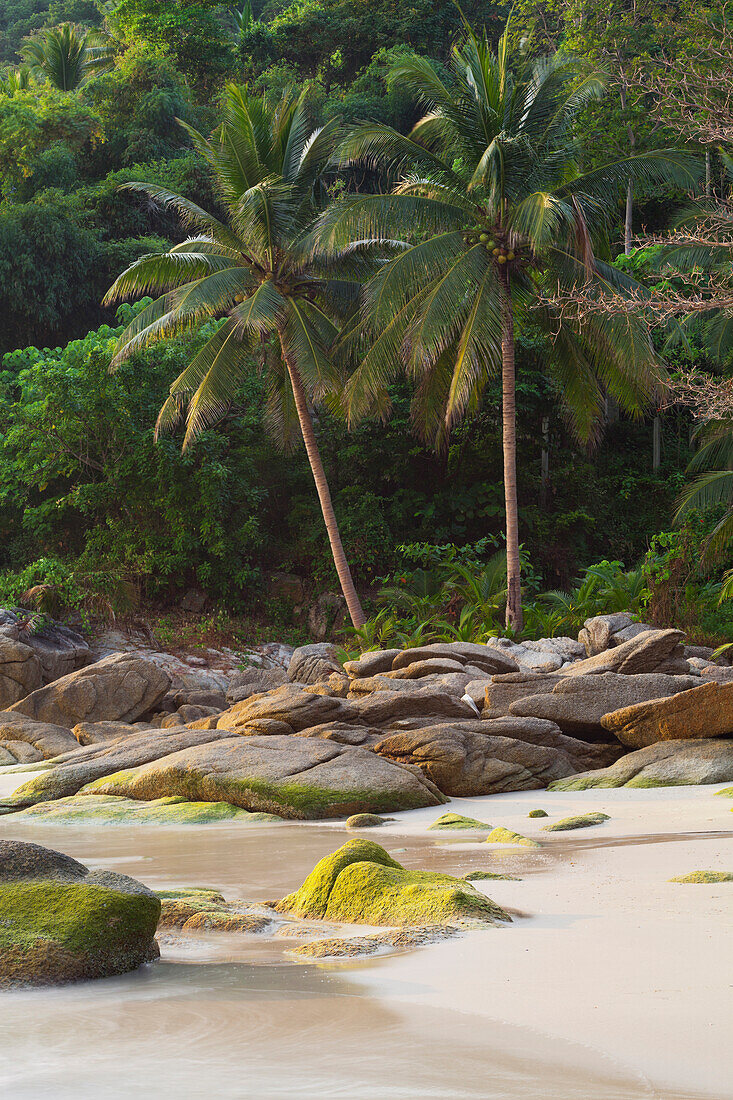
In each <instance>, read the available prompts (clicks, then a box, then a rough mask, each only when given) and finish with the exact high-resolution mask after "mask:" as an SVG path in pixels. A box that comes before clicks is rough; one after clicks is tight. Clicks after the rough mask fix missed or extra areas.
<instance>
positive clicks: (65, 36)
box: [20, 23, 113, 92]
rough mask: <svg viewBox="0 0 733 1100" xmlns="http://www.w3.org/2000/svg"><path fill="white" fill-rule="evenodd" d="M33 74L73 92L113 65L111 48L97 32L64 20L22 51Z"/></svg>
mask: <svg viewBox="0 0 733 1100" xmlns="http://www.w3.org/2000/svg"><path fill="white" fill-rule="evenodd" d="M20 52H21V55H22V57H23V60H24V61H25V62H27V64H28V65H29V67H30V71H31V72H32V73H33V75H34V76H37V77H41V78H43V79H45V80H47V81H48V83H49V84H53V86H54V87H55V88H58V89H59V90H60V91H62V92H73V91H74V90H75V89H76V88H78V87H79V85H80V84H82V83H83V82H84V81H85V80H88V79H89V77H91V76H94V74H95V73H100V72H104V71H105V70H106V69H109V68H111V67H112V56H113V55H112V48H111V46H110V45H109V42H108V41H107V40H106V36H101V35H100V34H99V33H98V32H97V31H91V30H85V29H84V28H83V27H75V26H74V25H73V24H72V23H62V24H61V26H59V27H51V28H50V29H49V30H45V31H42V32H41V34H39V35H37V36H36V37H35V38H32V39H31V40H30V41H29V42H27V43H26V44H25V46H23V48H22V50H21V51H20Z"/></svg>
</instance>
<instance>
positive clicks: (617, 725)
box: [602, 681, 733, 749]
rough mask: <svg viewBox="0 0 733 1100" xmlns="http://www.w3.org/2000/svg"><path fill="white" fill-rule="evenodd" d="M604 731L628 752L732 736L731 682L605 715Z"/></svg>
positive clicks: (732, 684) (698, 688)
mask: <svg viewBox="0 0 733 1100" xmlns="http://www.w3.org/2000/svg"><path fill="white" fill-rule="evenodd" d="M602 724H603V726H604V728H605V729H607V730H609V732H610V733H612V734H613V735H614V736H615V737H617V738H618V740H619V741H620V742H621V743H622V744H623V745H627V746H628V747H629V748H630V749H641V748H644V747H645V746H646V745H654V744H655V743H656V742H657V741H676V740H681V739H688V738H707V737H727V736H732V735H733V682H730V683H727V684H719V683H716V682H715V681H712V682H711V683H707V684H701V685H700V686H699V687H693V688H692V690H690V691H685V692H682V693H681V694H680V695H673V696H672V697H671V698H667V699H660V698H655V699H651V700H650V701H648V702H643V703H637V704H636V705H634V706H627V707H623V708H620V709H618V710H614V711H613V713H610V714H606V715H605V716H604V717H603V719H602Z"/></svg>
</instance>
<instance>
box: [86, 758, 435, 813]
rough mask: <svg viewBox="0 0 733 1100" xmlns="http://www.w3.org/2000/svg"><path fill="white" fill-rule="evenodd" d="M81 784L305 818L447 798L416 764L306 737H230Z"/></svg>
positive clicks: (92, 788) (146, 796) (390, 808)
mask: <svg viewBox="0 0 733 1100" xmlns="http://www.w3.org/2000/svg"><path fill="white" fill-rule="evenodd" d="M85 791H88V792H89V793H91V794H112V795H121V796H123V797H126V798H138V799H143V800H148V799H153V798H161V797H165V796H169V795H178V796H182V797H184V798H188V799H191V800H192V801H212V802H220V801H221V802H230V803H231V804H232V805H234V806H241V807H242V808H243V809H245V810H261V811H265V812H267V813H275V814H279V815H280V816H282V817H287V818H294V819H303V820H316V819H319V818H328V817H341V816H350V815H351V814H355V813H389V812H392V811H394V810H408V809H414V808H416V807H418V806H437V805H439V804H440V803H441V802H443V801H445V799H444V798H443V796H442V795H441V794H440V792H439V791H438V790H437V789H436V788H435V786H434V785H433V784H432V783H431V782H430V781H429V780H428V779H426V778H425V777H424V776H423V774H422V773H421V772H420V770H419V769H418V768H409V767H400V766H399V765H396V764H394V763H392V762H390V761H388V760H384V759H382V758H381V757H380V756H377V755H375V753H373V752H370V751H369V750H368V749H363V748H352V747H350V746H345V745H339V744H337V743H336V742H334V741H324V740H320V739H317V738H306V737H230V738H228V739H224V740H221V741H216V742H211V743H209V744H205V745H200V746H198V747H196V748H188V749H184V750H183V751H181V752H177V753H174V754H173V755H171V756H164V757H162V758H161V759H157V760H154V761H152V762H151V763H149V764H146V765H144V766H142V767H139V768H134V769H133V770H131V771H123V772H118V773H117V774H114V775H109V774H108V775H107V777H106V778H105V779H102V780H99V781H98V782H96V783H92V784H90V785H89V786H88V787H86V788H85Z"/></svg>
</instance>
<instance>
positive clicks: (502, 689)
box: [466, 672, 564, 718]
mask: <svg viewBox="0 0 733 1100" xmlns="http://www.w3.org/2000/svg"><path fill="white" fill-rule="evenodd" d="M563 679H564V677H563V675H562V674H561V673H559V672H556V673H553V674H550V675H545V676H543V675H541V674H540V673H535V672H513V673H509V674H508V675H506V676H492V677H491V680H490V681H489V682H488V683H486V684H485V685H484V688H483V690H484V705H483V708H482V707H481V705H480V701H479V700H478V699H476V704H477V706H478V707H479V710H480V711H481V715H482V717H483V718H501V717H503V716H504V715H505V714H508V713H509V709H510V707H511V705H512V703H515V702H516V701H517V700H518V699H525V698H527V697H528V696H530V695H540V694H545V693H547V692H549V691H552V690H553V688H554V687H555V686H556V685H557V684H559V683H560V682H561V681H562V680H563ZM472 687H473V685H467V688H466V690H467V691H468V690H470V689H471V688H472ZM475 687H476V688H478V689H479V691H480V683H479V682H476V684H475ZM472 698H475V696H473V695H472Z"/></svg>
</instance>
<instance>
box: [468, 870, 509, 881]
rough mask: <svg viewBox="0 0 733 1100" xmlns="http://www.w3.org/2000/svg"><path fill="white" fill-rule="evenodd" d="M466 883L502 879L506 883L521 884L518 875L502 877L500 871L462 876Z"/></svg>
mask: <svg viewBox="0 0 733 1100" xmlns="http://www.w3.org/2000/svg"><path fill="white" fill-rule="evenodd" d="M461 877H462V878H463V879H464V880H465V881H466V882H480V881H481V880H482V879H502V880H504V881H505V882H521V881H522V880H521V878H519V876H518V875H500V874H499V872H498V871H469V872H468V874H466V875H462V876H461Z"/></svg>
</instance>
